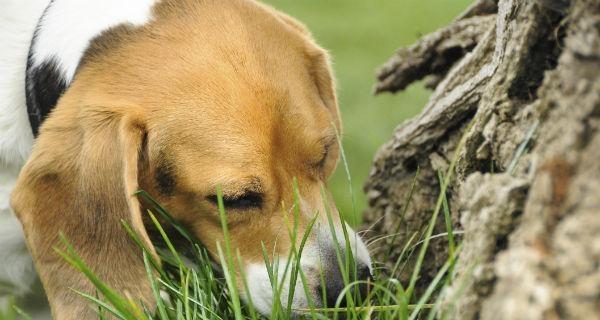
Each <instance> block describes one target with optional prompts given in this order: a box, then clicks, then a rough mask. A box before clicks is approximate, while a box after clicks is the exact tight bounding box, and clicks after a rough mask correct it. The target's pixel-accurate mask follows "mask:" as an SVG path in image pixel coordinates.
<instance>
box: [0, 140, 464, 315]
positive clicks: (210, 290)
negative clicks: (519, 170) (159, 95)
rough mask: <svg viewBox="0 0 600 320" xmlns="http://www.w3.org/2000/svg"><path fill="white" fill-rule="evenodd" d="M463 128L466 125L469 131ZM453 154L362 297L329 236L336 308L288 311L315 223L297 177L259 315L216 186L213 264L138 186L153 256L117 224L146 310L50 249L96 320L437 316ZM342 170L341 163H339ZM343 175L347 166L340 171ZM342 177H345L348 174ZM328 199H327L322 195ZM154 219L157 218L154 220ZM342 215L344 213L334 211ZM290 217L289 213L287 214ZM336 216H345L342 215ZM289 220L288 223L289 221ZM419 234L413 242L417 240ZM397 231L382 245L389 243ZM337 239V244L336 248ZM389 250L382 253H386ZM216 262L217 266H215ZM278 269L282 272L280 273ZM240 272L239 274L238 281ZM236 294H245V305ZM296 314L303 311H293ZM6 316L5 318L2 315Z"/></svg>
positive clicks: (347, 261)
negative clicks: (139, 272) (284, 249)
mask: <svg viewBox="0 0 600 320" xmlns="http://www.w3.org/2000/svg"><path fill="white" fill-rule="evenodd" d="M467 131H468V130H467ZM463 144H464V139H461V142H460V143H459V146H458V147H457V148H456V149H457V150H461V149H462V145H463ZM457 158H458V157H457V155H455V157H454V159H453V160H452V162H451V164H450V166H449V168H448V170H447V171H446V172H445V173H442V172H439V175H438V176H439V180H440V181H439V183H440V194H439V198H438V201H437V202H436V205H435V209H434V211H433V214H432V215H431V219H430V222H429V224H428V227H427V228H426V230H425V231H424V232H423V234H417V233H415V234H413V235H412V236H411V237H410V239H409V240H408V241H407V243H404V244H400V245H401V246H402V248H403V249H402V251H401V254H400V256H399V257H398V259H397V261H396V262H395V263H394V264H393V268H392V269H391V270H382V268H374V269H373V270H374V274H373V278H374V280H373V281H369V283H368V285H369V290H368V294H367V295H366V296H359V295H358V290H351V288H352V287H354V286H358V285H360V284H361V283H364V281H359V280H357V279H356V278H355V275H356V270H354V269H355V268H354V266H355V263H354V260H353V259H354V257H352V255H351V254H342V252H351V250H350V241H349V239H348V237H349V234H348V231H347V230H346V229H345V223H343V224H342V225H343V236H344V238H343V239H335V241H334V242H335V243H338V246H337V248H335V251H336V258H337V262H338V265H339V268H340V271H341V272H342V277H343V281H344V284H345V286H346V287H345V289H344V290H343V291H342V292H341V294H340V296H339V297H338V299H337V305H336V306H335V307H328V308H318V307H315V305H321V304H316V301H313V299H310V298H309V299H308V307H307V308H303V309H294V308H293V306H292V301H293V295H294V293H295V292H294V289H295V288H296V283H297V282H298V281H300V284H301V285H302V287H303V288H304V289H305V290H306V291H309V290H307V284H306V275H305V274H304V272H303V270H302V269H301V268H300V266H301V264H300V259H301V257H302V252H303V249H304V245H305V243H306V241H307V239H308V234H309V233H310V231H311V229H312V227H313V224H314V223H315V221H316V218H317V215H316V213H315V218H314V219H312V220H311V222H310V224H309V226H308V227H307V228H306V232H305V233H304V234H298V232H297V231H298V230H297V228H298V226H297V223H296V222H295V221H298V219H296V217H297V215H298V214H299V208H300V204H299V202H300V195H299V193H298V185H297V182H296V181H294V186H293V187H294V188H293V190H294V204H293V210H292V211H291V214H292V215H294V217H292V218H293V219H294V220H293V221H292V223H286V225H288V226H291V227H289V228H288V230H287V231H288V236H289V237H290V240H291V241H290V243H291V244H292V249H291V250H290V253H289V256H288V257H287V259H285V260H282V261H285V265H280V263H284V262H282V261H280V260H278V259H276V258H274V257H272V255H270V254H269V251H268V248H266V246H265V245H264V244H262V252H263V259H264V263H265V267H266V270H267V273H268V275H269V279H270V282H271V288H272V292H273V297H272V301H273V308H272V311H271V313H270V314H269V315H261V314H260V313H258V311H257V310H255V309H254V307H253V305H252V296H251V294H250V290H249V286H248V280H249V279H247V278H246V275H245V274H243V272H242V273H241V274H238V273H236V272H235V271H234V270H238V271H239V270H242V268H241V258H240V255H239V252H234V250H233V248H232V246H231V243H230V241H229V230H228V224H227V214H226V211H225V207H224V205H223V196H222V192H221V190H220V188H217V199H218V210H219V215H220V218H221V226H222V229H223V233H224V236H225V237H224V240H223V241H222V242H221V243H218V258H217V259H218V262H219V264H216V263H214V262H215V261H213V260H212V258H211V256H210V255H209V253H208V251H207V250H206V249H205V248H204V246H203V245H202V244H201V243H200V241H198V239H197V238H196V237H195V236H194V235H193V234H192V233H191V232H189V231H188V230H186V229H185V228H184V227H183V226H182V225H180V224H179V223H178V222H177V221H176V220H175V219H173V218H172V217H171V215H170V214H169V212H168V211H167V210H166V209H165V208H163V207H162V206H161V205H160V204H159V203H158V202H156V201H155V200H154V199H153V198H152V197H151V196H150V195H149V194H148V193H146V192H145V191H138V192H137V195H138V196H139V197H141V198H143V200H145V201H146V202H147V203H149V204H150V206H151V207H152V209H151V210H149V211H148V212H147V214H148V216H149V218H150V220H151V221H152V223H153V224H154V226H155V227H156V230H158V232H159V234H160V236H161V241H162V244H163V246H159V247H158V248H157V252H158V259H159V261H157V260H156V259H155V257H154V256H153V254H151V250H150V249H149V248H146V247H145V246H144V244H143V242H142V241H141V240H140V237H139V235H137V234H136V233H135V232H134V231H133V229H132V228H131V227H130V226H129V225H128V224H127V223H126V222H125V221H123V222H122V223H123V227H124V228H125V229H126V230H127V232H128V233H129V234H130V236H131V237H132V239H133V240H134V241H135V242H136V243H137V245H138V246H139V248H140V251H141V252H142V253H143V261H144V264H145V267H146V271H147V276H148V281H149V283H150V285H151V288H152V291H153V294H154V298H155V299H156V301H157V303H156V306H155V307H154V308H152V309H149V308H148V306H145V305H143V303H141V302H140V301H135V300H134V299H131V298H129V297H127V296H126V295H125V294H124V293H120V292H116V291H115V290H113V289H112V288H110V287H109V286H108V285H107V284H106V283H104V282H103V281H102V279H100V278H99V277H98V276H96V275H95V274H94V273H93V272H92V271H91V270H90V269H89V267H88V266H87V265H86V263H85V261H83V260H82V259H81V258H80V257H79V255H78V254H77V252H76V251H75V250H74V249H73V247H72V246H71V245H70V243H69V240H68V239H66V238H65V237H64V236H61V241H62V244H63V246H62V247H61V249H58V248H56V249H55V250H56V252H57V253H58V254H59V255H61V256H62V257H63V258H64V259H65V260H66V261H67V262H68V263H70V264H71V265H72V266H73V267H74V268H75V269H76V270H78V271H79V272H82V273H83V274H84V275H85V276H86V277H87V278H88V279H89V281H91V282H92V283H93V284H94V286H95V288H96V290H97V291H96V293H95V294H94V295H90V294H89V293H84V292H79V294H80V295H81V296H82V297H83V298H85V299H87V300H89V302H90V308H94V310H96V312H97V313H98V316H99V319H106V318H107V317H108V315H110V316H111V317H113V318H116V319H123V320H134V319H136V320H137V319H142V320H146V319H148V320H150V319H157V320H195V319H210V320H212V319H219V320H228V319H236V320H241V319H252V320H254V319H298V318H300V319H338V318H341V317H343V318H345V319H402V320H413V319H424V318H428V319H433V318H435V317H436V316H439V315H440V310H441V309H442V308H441V305H440V304H441V301H442V299H440V298H439V293H440V292H441V290H442V289H443V288H444V286H446V285H448V284H450V283H451V282H452V276H453V273H452V272H451V271H452V268H453V265H454V263H455V260H456V257H457V255H458V254H459V252H460V247H461V246H460V244H458V243H456V238H455V237H454V235H455V234H457V233H455V232H454V231H453V230H452V222H451V221H450V217H451V214H450V208H449V206H448V203H447V199H446V190H447V189H448V186H449V184H450V180H451V178H452V174H453V171H454V167H455V164H456V159H457ZM343 163H344V165H345V166H346V167H347V162H346V161H345V158H344V161H343ZM346 171H347V172H348V170H346ZM418 174H419V173H418V171H417V174H416V175H415V179H414V181H413V184H412V187H411V189H410V192H409V194H407V198H406V199H407V203H406V205H405V208H404V210H402V211H403V212H401V214H402V215H403V214H404V211H405V210H406V207H408V205H409V203H410V201H412V194H413V191H414V190H415V188H418V185H417V183H416V181H417V179H416V178H417V176H418ZM348 181H351V180H350V177H348ZM323 200H324V202H325V203H326V201H327V197H325V196H324V197H323ZM325 208H327V209H326V212H325V214H326V215H327V221H328V222H329V226H330V228H331V231H332V234H333V237H334V238H337V235H336V233H335V232H334V230H333V219H332V214H333V213H332V212H331V211H330V210H329V209H328V208H329V206H328V205H325ZM440 212H443V215H444V219H445V225H446V228H447V230H446V231H447V232H446V233H445V234H440V235H434V234H433V229H434V228H433V227H434V225H435V224H436V222H437V219H438V215H439V213H440ZM157 216H158V217H160V219H158V218H157ZM339 218H340V219H342V216H341V214H340V217H339ZM286 219H290V217H286ZM160 221H163V223H166V224H168V227H169V228H170V229H174V230H176V232H177V233H178V235H179V236H181V237H182V238H183V239H185V241H187V247H188V248H191V250H186V252H187V254H186V256H183V255H182V254H180V253H179V252H178V251H177V249H176V247H175V246H174V244H173V242H172V241H171V239H170V238H169V236H168V234H167V232H165V229H166V228H165V227H166V226H163V225H162V224H161V222H160ZM342 221H344V220H343V219H342ZM287 222H289V220H287ZM439 236H447V237H448V246H449V249H450V250H449V255H448V258H447V261H446V262H445V264H444V265H443V266H442V267H441V268H440V269H439V272H438V274H437V275H436V276H435V277H434V279H433V280H432V281H431V282H430V283H429V284H428V286H427V288H426V290H425V291H424V292H423V293H421V295H420V296H418V297H417V296H415V286H416V283H417V280H418V279H419V277H420V271H421V266H422V264H423V263H424V257H425V253H426V252H427V249H428V246H429V242H430V239H432V238H434V237H439ZM298 239H300V242H299V243H300V245H299V246H298V247H296V243H297V241H296V240H298ZM416 239H420V241H419V242H416V243H414V242H415V240H416ZM394 240H395V236H393V237H392V239H391V241H388V245H390V246H392V245H395V244H394ZM339 243H342V245H339ZM390 252H391V248H390V251H389V252H387V255H386V256H388V255H389V253H390ZM415 252H416V253H417V257H416V264H415V266H414V268H413V270H412V272H411V274H412V276H411V278H410V280H409V282H408V283H401V282H400V281H399V280H398V278H397V277H398V275H399V273H400V272H407V270H405V269H406V266H407V265H408V260H409V259H407V256H411V255H412V254H413V253H415ZM217 265H220V267H217ZM281 269H283V270H284V272H283V275H281V274H280V272H279V271H278V270H281ZM238 277H240V278H239V279H238ZM238 280H240V281H241V283H243V288H242V292H240V289H239V288H238V287H237V286H236V283H238ZM326 281H328V280H327V279H326V277H325V276H323V275H322V276H321V282H322V286H321V287H322V288H323V290H325V288H326V286H325V285H324V284H325V282H326ZM286 284H288V285H289V288H290V292H289V296H288V297H287V298H286V299H283V297H282V290H283V287H284V285H286ZM240 296H244V297H246V299H245V300H244V301H246V302H244V301H243V300H242V299H241V298H240ZM325 296H326V292H325V291H323V292H322V297H321V300H322V301H325ZM342 299H345V300H346V306H345V307H340V306H339V305H340V303H341V301H342ZM17 312H21V311H20V310H19V309H18V308H16V307H15V308H14V309H10V308H9V311H8V312H6V313H0V315H1V316H2V318H3V319H11V320H12V319H14V318H15V317H16V314H17ZM297 313H301V314H302V315H301V316H294V314H297ZM7 315H8V317H6V316H7Z"/></svg>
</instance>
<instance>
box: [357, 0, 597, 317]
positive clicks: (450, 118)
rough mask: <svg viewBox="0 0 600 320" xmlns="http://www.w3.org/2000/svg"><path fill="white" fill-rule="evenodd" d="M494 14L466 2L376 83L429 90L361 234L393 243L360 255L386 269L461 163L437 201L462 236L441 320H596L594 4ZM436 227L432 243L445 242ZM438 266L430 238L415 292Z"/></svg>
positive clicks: (383, 172) (443, 245) (442, 257)
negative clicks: (424, 83) (425, 85)
mask: <svg viewBox="0 0 600 320" xmlns="http://www.w3.org/2000/svg"><path fill="white" fill-rule="evenodd" d="M490 5H491V6H492V7H494V2H493V1H491V2H490V1H485V0H482V1H479V2H476V3H475V4H474V5H473V6H471V7H470V8H469V9H468V10H467V11H466V12H465V13H464V14H463V15H461V16H460V17H459V18H458V19H457V20H455V21H454V22H452V23H451V24H450V25H449V26H448V27H446V28H443V29H441V30H439V31H437V32H435V33H433V34H430V35H427V36H425V37H423V38H422V39H421V40H420V41H419V42H418V43H416V44H415V45H413V46H411V47H409V48H406V49H400V50H399V51H398V53H397V54H396V55H395V56H394V57H392V58H391V59H390V61H389V62H388V63H386V65H385V66H384V67H383V68H382V70H381V72H380V74H379V75H378V79H379V83H378V84H377V85H376V92H384V91H389V92H395V91H398V90H401V89H403V88H405V87H406V86H407V85H408V84H409V83H410V82H413V81H416V80H420V79H423V78H425V77H427V76H430V75H433V76H434V81H432V87H435V91H434V92H433V93H432V96H431V98H430V100H429V102H428V104H427V105H426V106H425V107H424V110H423V112H422V113H421V114H420V115H419V116H417V117H415V118H414V119H411V120H409V121H407V122H405V123H403V124H401V125H400V126H399V127H398V128H397V129H396V131H395V133H394V137H393V138H392V140H391V141H390V142H388V143H386V144H385V145H384V146H383V147H382V148H381V149H380V150H379V151H378V153H377V155H376V156H375V160H374V163H373V168H372V171H371V174H370V177H369V179H368V181H367V183H366V185H365V191H366V192H367V195H368V198H369V208H368V209H367V212H366V214H365V216H366V218H365V219H366V224H367V226H368V227H369V229H370V231H371V234H370V235H371V236H373V235H377V234H380V235H385V234H392V233H394V234H397V235H396V236H394V237H393V238H392V239H394V241H395V242H394V243H387V244H386V245H384V246H381V247H379V248H370V249H372V250H373V252H372V253H373V254H374V255H375V256H376V257H378V258H379V259H385V258H387V261H386V262H387V266H388V267H389V266H391V265H393V263H394V262H395V260H396V259H397V258H398V256H399V254H400V252H401V251H402V248H403V247H404V243H406V242H407V241H408V240H409V239H410V238H411V237H412V236H413V235H414V234H415V233H418V232H419V231H420V230H422V229H423V228H424V226H425V225H426V223H427V222H428V221H429V218H430V217H431V212H432V210H433V206H434V205H435V200H436V199H437V197H438V194H439V191H440V187H439V181H438V175H437V172H438V171H439V170H445V169H446V168H447V167H448V164H449V162H450V161H451V159H452V158H454V156H455V154H457V155H458V164H457V166H456V179H455V180H453V181H452V183H451V187H450V190H448V195H447V197H448V199H449V203H450V208H451V213H452V218H453V225H454V227H455V229H456V230H461V231H462V232H463V235H464V236H463V238H462V239H460V240H461V241H462V250H461V252H460V255H459V258H458V261H457V263H456V265H455V269H454V272H455V274H456V277H455V279H454V280H455V281H454V282H453V284H452V285H451V286H449V287H447V288H446V289H444V291H443V292H442V293H441V294H442V299H443V300H444V302H445V303H444V306H445V307H444V308H443V309H442V310H440V315H442V314H443V315H444V316H445V317H449V318H453V319H479V318H482V319H598V318H600V196H599V195H600V161H598V159H600V130H599V129H600V2H598V1H597V0H596V1H594V0H574V1H565V0H539V1H517V0H501V1H499V2H498V3H497V7H496V9H497V10H492V9H490ZM448 48H452V49H448ZM457 53H460V54H458V55H457ZM415 70H416V71H415ZM463 135H466V144H465V145H464V148H462V149H460V150H457V147H458V141H459V140H460V138H461V137H462V136H463ZM417 168H418V169H417ZM417 170H418V172H419V174H418V176H417V177H416V187H415V188H414V193H413V196H412V199H411V201H410V202H409V203H407V197H406V195H407V194H408V193H409V191H410V189H411V186H412V181H413V178H415V174H416V172H417ZM401 213H404V214H401ZM442 220H443V219H440V221H438V223H437V225H436V231H435V233H439V234H442V233H443V232H444V231H445V227H444V223H443V221H442ZM390 252H391V254H389V253H390ZM447 258H448V250H447V240H446V239H444V238H443V237H438V238H436V239H433V240H432V241H431V247H430V250H429V251H428V254H427V257H426V261H427V263H426V265H425V266H424V269H423V271H422V276H421V279H420V280H419V287H420V288H421V289H422V288H425V287H426V286H427V284H428V281H430V280H431V279H432V278H433V276H434V275H435V274H436V272H437V270H438V269H439V267H440V266H441V265H442V264H443V263H444V262H445V261H446V259H447ZM407 263H408V265H409V266H410V263H411V261H408V262H407ZM407 271H408V272H405V273H407V274H403V273H400V274H399V275H397V276H398V277H399V278H400V280H403V281H406V280H407V279H408V277H409V276H410V275H409V273H410V270H407ZM419 287H418V288H417V289H419Z"/></svg>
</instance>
